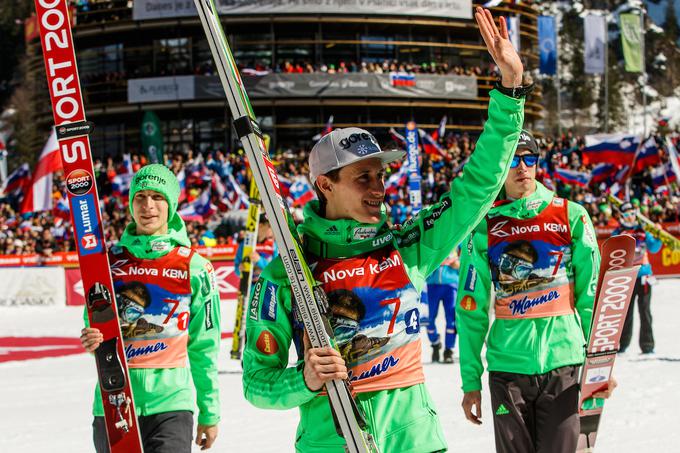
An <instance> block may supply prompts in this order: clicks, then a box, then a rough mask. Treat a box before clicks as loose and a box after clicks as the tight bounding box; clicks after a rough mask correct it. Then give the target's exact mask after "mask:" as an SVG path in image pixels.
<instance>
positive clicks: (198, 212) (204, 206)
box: [177, 189, 216, 222]
mask: <svg viewBox="0 0 680 453" xmlns="http://www.w3.org/2000/svg"><path fill="white" fill-rule="evenodd" d="M210 196H211V191H210V189H206V190H204V191H203V193H202V194H201V196H200V197H198V198H196V199H195V200H194V201H193V202H191V203H189V204H188V205H187V206H186V207H184V208H182V209H180V210H179V211H177V213H178V214H179V215H180V217H182V219H184V220H195V221H198V222H203V221H204V220H205V219H206V218H208V217H210V216H211V215H212V214H214V213H215V210H216V208H215V205H213V204H212V203H211V202H210Z"/></svg>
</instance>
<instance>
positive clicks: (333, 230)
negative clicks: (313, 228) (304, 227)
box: [324, 225, 340, 234]
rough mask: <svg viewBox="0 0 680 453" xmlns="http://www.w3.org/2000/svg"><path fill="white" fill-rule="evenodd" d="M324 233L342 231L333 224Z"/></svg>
mask: <svg viewBox="0 0 680 453" xmlns="http://www.w3.org/2000/svg"><path fill="white" fill-rule="evenodd" d="M324 234H340V231H338V227H336V226H335V225H333V226H331V227H330V228H328V229H327V230H326V231H325V232H324Z"/></svg>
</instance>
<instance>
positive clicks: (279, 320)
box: [243, 259, 317, 409]
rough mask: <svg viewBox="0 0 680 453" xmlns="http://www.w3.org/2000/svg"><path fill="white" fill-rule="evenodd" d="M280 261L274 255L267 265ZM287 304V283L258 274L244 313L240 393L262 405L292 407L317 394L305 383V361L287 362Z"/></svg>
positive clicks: (290, 335) (290, 331)
mask: <svg viewBox="0 0 680 453" xmlns="http://www.w3.org/2000/svg"><path fill="white" fill-rule="evenodd" d="M280 263H281V261H280V259H276V260H274V261H273V262H272V264H270V265H269V266H268V267H271V266H272V265H274V266H277V265H280ZM282 267H283V266H281V268H282ZM290 306H291V304H290V287H288V286H280V285H276V284H274V283H272V282H271V281H269V280H267V278H266V276H265V275H261V276H260V279H259V280H258V281H257V283H256V284H255V285H254V287H253V294H252V297H251V301H250V306H249V308H248V313H247V320H246V344H245V348H244V351H243V394H244V396H245V397H246V399H247V400H248V401H250V403H252V404H253V405H254V406H256V407H259V408H262V409H291V408H294V407H298V406H301V405H302V404H304V403H306V402H307V401H309V400H311V399H312V398H314V397H315V396H316V394H317V392H313V391H311V390H309V388H307V385H306V384H305V381H304V378H303V373H302V370H303V368H304V362H302V361H300V362H298V364H297V366H294V367H289V366H288V352H289V350H290V346H291V342H292V340H293V326H292V324H291V319H292V316H291V312H290Z"/></svg>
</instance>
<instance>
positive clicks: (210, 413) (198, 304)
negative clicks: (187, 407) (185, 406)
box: [188, 253, 221, 425]
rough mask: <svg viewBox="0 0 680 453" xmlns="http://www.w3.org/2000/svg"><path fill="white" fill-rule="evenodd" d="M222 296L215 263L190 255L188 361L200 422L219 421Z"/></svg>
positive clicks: (195, 254)
mask: <svg viewBox="0 0 680 453" xmlns="http://www.w3.org/2000/svg"><path fill="white" fill-rule="evenodd" d="M220 338H221V334H220V296H219V292H218V289H217V285H216V284H215V271H214V270H213V267H212V265H211V264H210V262H208V261H207V260H206V259H205V258H203V257H201V256H200V255H199V254H197V253H194V255H193V257H192V259H191V308H190V314H189V346H188V352H189V364H190V366H191V376H192V377H193V380H194V386H195V387H196V404H197V406H198V423H199V424H200V425H215V424H217V422H219V421H220V395H219V382H218V379H217V361H218V357H219V352H220Z"/></svg>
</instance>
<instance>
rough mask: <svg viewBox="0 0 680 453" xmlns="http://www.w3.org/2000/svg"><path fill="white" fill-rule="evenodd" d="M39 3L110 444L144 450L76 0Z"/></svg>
mask: <svg viewBox="0 0 680 453" xmlns="http://www.w3.org/2000/svg"><path fill="white" fill-rule="evenodd" d="M35 7H36V11H37V15H38V23H39V25H40V41H41V43H42V50H43V57H44V60H45V69H46V72H47V84H48V85H49V91H50V99H51V101H52V112H53V115H54V124H55V127H56V131H57V140H58V142H59V150H60V152H61V161H62V164H63V167H64V175H65V179H66V190H67V192H68V200H69V205H70V208H71V221H72V223H73V228H74V236H75V240H76V245H77V247H76V248H77V250H78V262H79V263H80V273H81V276H82V279H83V289H84V290H85V298H86V304H87V313H88V317H89V321H90V326H91V327H95V328H97V329H99V330H100V331H101V333H102V335H103V337H104V341H103V343H101V344H100V345H99V347H98V348H97V349H96V351H95V358H96V362H97V375H98V378H99V386H100V388H101V393H102V400H103V401H102V402H103V405H104V418H105V420H106V432H107V436H108V441H109V446H110V449H111V452H112V453H138V452H139V453H141V452H142V451H143V450H142V441H141V437H140V434H139V425H138V423H137V417H136V414H135V405H134V399H133V397H132V389H131V388H130V379H129V375H128V369H127V362H126V358H125V353H124V351H123V336H122V334H121V331H120V324H119V321H118V310H117V308H116V301H115V293H114V291H113V281H112V279H111V271H110V270H109V259H108V255H107V254H106V245H105V239H104V234H103V228H102V220H101V215H100V210H99V196H98V194H97V184H96V181H95V178H94V168H93V163H92V153H91V152H90V140H89V138H88V135H89V134H90V132H91V131H92V124H91V123H89V122H88V121H87V120H86V118H85V108H84V106H83V98H82V95H81V88H80V79H79V77H78V68H77V66H76V57H75V51H74V48H73V36H72V34H71V20H70V17H69V11H68V2H67V0H35Z"/></svg>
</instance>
